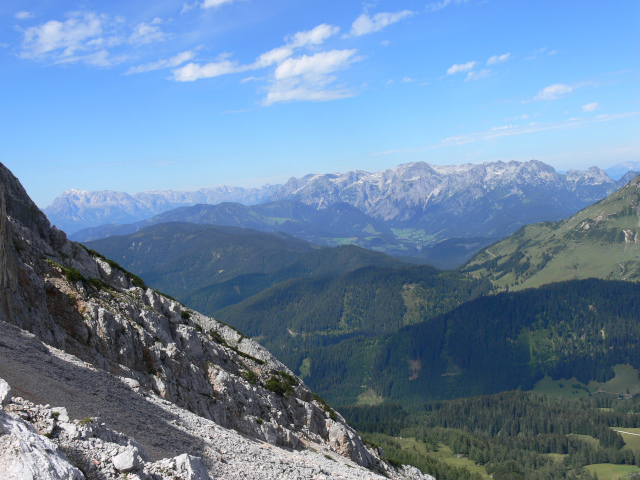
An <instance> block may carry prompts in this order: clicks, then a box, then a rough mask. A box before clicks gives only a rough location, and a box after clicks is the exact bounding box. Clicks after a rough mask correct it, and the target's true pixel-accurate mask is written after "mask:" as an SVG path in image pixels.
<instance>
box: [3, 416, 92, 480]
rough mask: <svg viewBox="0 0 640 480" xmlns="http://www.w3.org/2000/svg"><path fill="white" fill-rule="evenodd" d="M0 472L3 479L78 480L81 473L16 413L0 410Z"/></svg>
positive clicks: (51, 443)
mask: <svg viewBox="0 0 640 480" xmlns="http://www.w3.org/2000/svg"><path fill="white" fill-rule="evenodd" d="M0 472H2V478H3V479H4V480H81V479H84V478H85V477H84V475H83V474H82V473H81V472H80V470H78V469H77V468H75V467H74V466H73V465H71V464H70V463H69V460H68V459H67V458H66V457H65V455H64V454H63V453H61V452H60V450H59V449H58V447H57V446H56V445H55V444H53V442H51V441H50V440H49V439H47V438H45V437H42V436H40V435H38V434H37V432H36V430H35V428H34V427H33V426H32V425H30V424H28V423H27V422H25V421H24V420H22V419H21V418H20V417H18V416H17V415H13V414H11V413H7V412H4V411H2V410H0Z"/></svg>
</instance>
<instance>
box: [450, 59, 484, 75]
mask: <svg viewBox="0 0 640 480" xmlns="http://www.w3.org/2000/svg"><path fill="white" fill-rule="evenodd" d="M476 63H478V62H475V61H474V62H467V63H458V64H454V65H451V66H450V67H449V68H448V69H447V75H455V74H456V73H461V72H468V71H469V70H472V69H473V67H475V65H476Z"/></svg>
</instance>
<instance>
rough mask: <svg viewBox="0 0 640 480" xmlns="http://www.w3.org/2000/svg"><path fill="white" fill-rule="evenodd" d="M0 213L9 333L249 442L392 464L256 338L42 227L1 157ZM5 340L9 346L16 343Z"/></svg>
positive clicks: (1, 315) (383, 467)
mask: <svg viewBox="0 0 640 480" xmlns="http://www.w3.org/2000/svg"><path fill="white" fill-rule="evenodd" d="M0 212H1V213H2V215H0V246H1V247H0V282H1V283H2V285H1V286H2V292H3V293H2V308H1V310H0V320H2V321H4V322H7V323H10V324H13V325H14V326H15V327H18V329H20V330H18V332H14V333H12V334H11V335H7V337H6V338H14V337H20V334H19V332H20V331H27V332H30V333H31V334H32V335H33V336H34V338H36V339H38V340H39V341H42V342H43V344H42V345H43V346H42V347H41V348H42V349H45V350H47V349H50V348H55V349H59V350H61V351H64V352H66V354H70V355H73V356H74V357H77V358H78V359H81V360H82V361H83V362H85V363H86V365H88V366H89V367H88V368H90V369H91V370H92V371H95V372H104V374H105V375H112V376H116V377H117V378H121V379H122V381H123V382H124V383H125V384H126V386H127V387H128V388H129V389H131V390H133V391H135V392H139V393H140V394H142V395H148V396H157V397H158V398H161V399H164V401H166V402H169V404H171V405H175V406H176V407H177V408H181V409H185V410H188V411H189V412H192V414H194V415H197V416H198V417H199V418H202V419H203V421H204V420H207V421H211V422H212V423H214V424H216V425H219V426H221V427H224V428H228V429H233V430H235V431H237V432H240V433H242V434H244V435H248V436H250V437H251V438H253V439H256V440H257V441H262V442H266V443H268V444H272V445H278V446H282V447H287V448H292V449H296V450H300V449H304V448H306V446H308V445H319V446H321V448H323V449H327V450H328V451H331V452H334V453H336V454H338V455H340V456H343V457H345V458H346V459H349V461H352V462H355V464H357V465H360V466H363V467H366V468H370V469H374V470H377V471H379V472H381V473H390V472H395V470H394V469H393V468H392V467H391V466H390V465H389V464H387V463H386V462H385V461H384V460H383V459H382V458H380V455H379V452H377V451H376V450H373V449H370V448H367V447H366V446H365V445H364V444H363V442H362V441H361V439H360V438H359V437H358V435H357V434H356V433H355V431H354V430H353V429H351V428H350V427H349V426H348V425H347V424H346V423H345V422H344V419H343V418H342V417H341V416H340V415H339V414H338V413H337V412H335V411H333V410H332V409H331V408H330V407H329V406H328V405H326V403H324V402H323V401H322V399H320V398H319V397H315V396H314V395H313V394H312V392H311V391H310V390H309V389H308V388H307V387H306V386H305V385H304V384H303V382H302V381H301V380H300V379H299V378H297V377H296V376H295V375H293V373H292V372H291V371H289V370H288V369H287V368H286V367H285V366H284V365H283V364H281V363H280V362H279V361H277V360H276V359H275V358H274V357H273V356H272V355H271V354H270V353H269V352H268V351H266V350H265V349H264V348H262V347H261V346H259V345H258V344H256V343H255V342H253V341H251V340H250V339H248V338H246V337H244V336H243V335H242V334H240V333H239V332H237V331H235V330H234V329H232V328H231V327H229V326H226V325H224V324H221V323H220V322H217V321H215V320H214V319H211V318H208V317H205V316H203V315H201V314H199V313H197V312H195V311H193V310H191V309H188V308H186V307H184V306H183V305H181V304H180V303H178V302H177V301H175V300H173V299H171V298H168V297H167V296H165V295H162V294H160V293H158V292H155V291H153V290H151V289H150V288H147V287H146V286H145V285H144V283H143V282H142V280H141V279H139V278H137V277H135V276H134V275H131V274H129V273H127V272H125V271H123V270H122V269H121V268H119V267H118V266H117V265H116V264H115V263H113V262H111V261H109V260H106V259H104V258H102V257H101V256H100V255H98V254H96V253H95V252H91V251H87V250H86V249H85V248H84V247H82V246H81V245H79V244H76V243H73V242H71V241H69V240H68V239H67V238H66V236H65V234H64V233H63V232H61V231H59V230H57V229H56V228H55V227H51V226H50V224H49V222H48V220H47V219H46V217H45V216H44V214H42V213H41V212H40V211H39V210H38V208H37V207H36V206H35V205H34V204H33V202H31V200H30V199H29V198H28V196H27V195H26V192H25V191H24V189H23V188H22V186H21V185H20V183H19V182H18V180H17V179H15V177H13V175H12V174H11V173H10V172H9V171H8V170H7V169H6V168H5V167H4V166H2V165H0ZM24 341H27V340H26V338H25V339H24ZM5 344H6V342H5ZM2 346H3V344H2V343H0V347H2ZM7 348H9V349H10V350H11V349H13V351H14V353H15V350H16V349H17V348H19V344H14V345H13V346H12V347H7ZM33 348H34V349H35V350H38V348H40V347H33ZM36 353H37V352H36ZM36 353H34V355H36ZM22 357H24V356H21V357H19V358H22ZM10 360H11V359H10V358H5V359H4V361H5V362H9V361H10ZM42 361H44V362H46V360H42ZM14 365H15V364H14ZM17 365H20V364H17ZM22 366H23V367H24V365H22ZM1 367H2V361H0V371H2V368H1ZM4 368H6V369H8V370H9V372H10V371H11V369H10V368H9V367H7V365H5V367H4ZM25 368H26V367H25ZM62 370H63V371H64V368H62ZM92 375H93V376H91V378H92V379H93V378H94V377H96V375H98V373H94V374H92ZM63 377H64V378H67V377H71V375H70V374H68V375H66V376H64V375H63ZM26 381H27V377H25V376H22V377H19V376H18V377H15V378H14V379H13V382H14V383H16V382H17V383H18V384H19V385H15V384H14V383H11V381H10V382H9V383H10V384H11V386H12V387H14V389H22V390H24V389H25V387H24V385H23V383H24V382H26ZM69 381H70V380H69ZM64 384H65V382H64V380H61V385H60V387H61V388H65V387H64ZM91 384H92V385H94V384H95V387H92V388H96V389H100V387H99V383H95V381H94V380H91ZM67 388H70V387H69V386H67ZM37 395H38V394H37V393H34V396H37ZM44 397H45V398H46V395H45V396H44ZM65 406H67V407H70V406H69V405H65ZM134 415H135V414H134ZM156 421H161V420H160V419H156ZM121 453H123V452H119V453H118V455H120V454H121ZM118 458H119V460H118V461H117V462H116V463H117V464H118V465H121V466H123V468H125V467H124V466H125V465H129V464H131V462H133V464H136V461H135V460H134V459H132V457H131V455H128V454H127V455H124V456H122V457H118ZM140 459H142V460H143V456H140ZM176 462H177V460H176ZM174 463H175V462H174ZM136 465H137V464H136ZM176 465H177V463H176ZM181 465H182V463H181ZM114 468H116V467H115V466H114ZM131 468H132V469H133V468H134V467H133V466H132V467H131ZM180 468H182V467H180ZM184 468H186V467H184ZM116 470H117V468H116ZM96 478H97V477H96Z"/></svg>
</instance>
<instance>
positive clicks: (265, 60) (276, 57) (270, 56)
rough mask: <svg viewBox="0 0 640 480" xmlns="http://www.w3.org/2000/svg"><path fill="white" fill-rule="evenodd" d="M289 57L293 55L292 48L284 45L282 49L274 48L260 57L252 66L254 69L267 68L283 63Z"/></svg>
mask: <svg viewBox="0 0 640 480" xmlns="http://www.w3.org/2000/svg"><path fill="white" fill-rule="evenodd" d="M291 55H293V48H291V47H289V46H286V45H285V46H284V47H276V48H274V49H272V50H269V51H268V52H265V53H263V54H262V55H260V56H259V57H258V59H257V60H256V61H255V63H254V64H253V65H254V68H264V67H269V66H271V65H274V64H279V63H282V62H284V61H285V60H286V59H287V58H289V57H290V56H291Z"/></svg>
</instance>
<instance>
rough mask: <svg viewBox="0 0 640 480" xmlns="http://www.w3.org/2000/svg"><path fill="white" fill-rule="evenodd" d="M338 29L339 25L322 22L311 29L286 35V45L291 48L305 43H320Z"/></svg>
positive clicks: (305, 44) (302, 45)
mask: <svg viewBox="0 0 640 480" xmlns="http://www.w3.org/2000/svg"><path fill="white" fill-rule="evenodd" d="M339 31H340V28H339V27H334V26H333V25H327V24H326V23H323V24H321V25H318V26H317V27H315V28H314V29H312V30H308V31H306V32H298V33H295V34H293V35H291V36H289V37H287V40H288V45H290V46H291V47H293V48H299V47H305V46H307V45H320V44H322V43H324V41H325V40H326V39H328V38H329V37H331V36H333V35H335V34H336V33H338V32H339Z"/></svg>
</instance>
